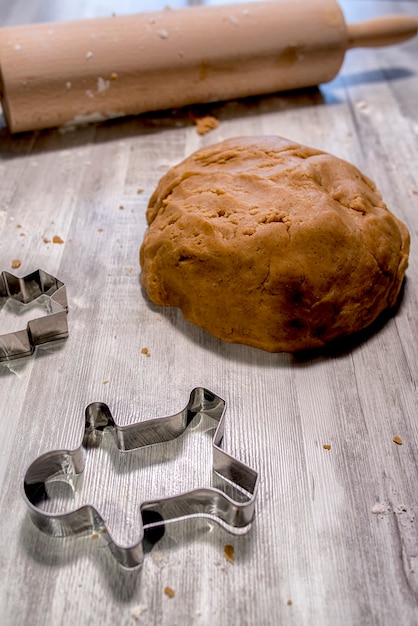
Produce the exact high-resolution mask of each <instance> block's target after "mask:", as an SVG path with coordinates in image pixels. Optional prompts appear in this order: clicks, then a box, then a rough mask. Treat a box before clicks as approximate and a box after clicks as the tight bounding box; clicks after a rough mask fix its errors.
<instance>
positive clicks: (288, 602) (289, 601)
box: [287, 598, 293, 606]
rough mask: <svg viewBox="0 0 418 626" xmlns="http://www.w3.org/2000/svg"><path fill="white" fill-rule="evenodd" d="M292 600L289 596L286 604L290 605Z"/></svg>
mask: <svg viewBox="0 0 418 626" xmlns="http://www.w3.org/2000/svg"><path fill="white" fill-rule="evenodd" d="M292 604H293V602H292V600H291V599H290V598H289V600H288V601H287V606H292Z"/></svg>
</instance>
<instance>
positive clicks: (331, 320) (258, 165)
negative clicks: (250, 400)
mask: <svg viewBox="0 0 418 626" xmlns="http://www.w3.org/2000/svg"><path fill="white" fill-rule="evenodd" d="M147 220H148V224H149V228H148V230H147V232H146V234H145V237H144V241H143V244H142V247H141V251H140V262H141V266H142V275H141V279H142V284H143V286H144V288H145V290H146V291H147V293H148V296H149V297H150V299H151V300H152V301H153V302H154V303H155V304H158V305H170V306H176V307H180V309H181V310H182V312H183V314H184V317H185V318H186V319H187V320H189V321H191V322H193V323H195V324H197V325H198V326H200V327H202V328H204V329H206V330H207V331H209V332H210V333H212V334H213V335H215V336H216V337H219V338H221V339H223V340H225V341H229V342H235V343H243V344H247V345H250V346H254V347H257V348H262V349H264V350H268V351H270V352H279V351H287V352H294V351H299V350H303V349H307V348H313V347H318V346H323V345H324V344H326V343H328V342H329V341H331V340H333V339H335V338H336V337H338V336H340V335H348V334H351V333H354V332H356V331H359V330H360V329H362V328H364V327H366V326H367V325H369V324H370V323H371V322H373V321H374V320H375V319H376V318H377V317H378V315H379V314H380V313H381V312H382V311H383V310H384V309H386V308H388V307H393V306H394V305H395V303H396V300H397V297H398V294H399V290H400V288H401V285H402V281H403V278H404V274H405V270H406V267H407V264H408V253H409V233H408V230H407V228H406V226H405V225H404V224H403V223H402V222H401V221H400V220H399V219H397V218H396V217H395V216H394V215H393V214H392V213H391V212H390V211H389V210H388V209H387V207H386V205H385V204H384V202H383V200H382V197H381V195H380V193H379V192H378V191H377V189H376V187H375V185H374V184H373V182H372V181H371V180H369V179H368V178H366V176H364V175H363V174H361V172H360V171H359V170H358V169H357V168H355V167H354V166H353V165H351V164H349V163H347V162H346V161H343V160H341V159H338V158H337V157H335V156H332V155H330V154H327V153H324V152H321V151H319V150H315V149H312V148H308V147H306V146H302V145H299V144H297V143H295V142H292V141H289V140H287V139H283V138H281V137H274V136H273V137H242V138H236V139H229V140H226V141H224V142H222V143H219V144H216V145H212V146H209V147H205V148H201V149H200V150H198V151H197V152H195V153H194V154H192V155H191V156H190V157H188V158H187V159H185V160H184V161H183V162H182V163H180V164H178V165H176V166H175V167H172V168H171V169H170V170H169V171H168V172H167V174H166V175H165V176H163V178H162V179H161V180H160V182H159V184H158V187H157V189H156V190H155V192H154V194H153V195H152V197H151V199H150V202H149V206H148V210H147Z"/></svg>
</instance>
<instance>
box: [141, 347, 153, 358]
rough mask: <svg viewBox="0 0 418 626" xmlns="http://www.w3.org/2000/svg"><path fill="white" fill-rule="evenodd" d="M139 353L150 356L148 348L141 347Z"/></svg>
mask: <svg viewBox="0 0 418 626" xmlns="http://www.w3.org/2000/svg"><path fill="white" fill-rule="evenodd" d="M141 354H145V356H151V355H150V352H149V350H148V348H141Z"/></svg>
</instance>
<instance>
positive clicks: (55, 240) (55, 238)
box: [52, 235, 64, 244]
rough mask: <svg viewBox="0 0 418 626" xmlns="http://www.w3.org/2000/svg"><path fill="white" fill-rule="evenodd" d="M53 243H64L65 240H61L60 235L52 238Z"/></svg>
mask: <svg viewBox="0 0 418 626" xmlns="http://www.w3.org/2000/svg"><path fill="white" fill-rule="evenodd" d="M52 243H60V244H61V243H64V240H63V239H61V237H60V236H59V235H54V236H53V237H52Z"/></svg>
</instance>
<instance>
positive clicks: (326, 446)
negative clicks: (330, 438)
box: [322, 443, 331, 450]
mask: <svg viewBox="0 0 418 626" xmlns="http://www.w3.org/2000/svg"><path fill="white" fill-rule="evenodd" d="M322 447H323V448H324V450H331V446H330V444H329V443H324V445H323V446H322Z"/></svg>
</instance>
